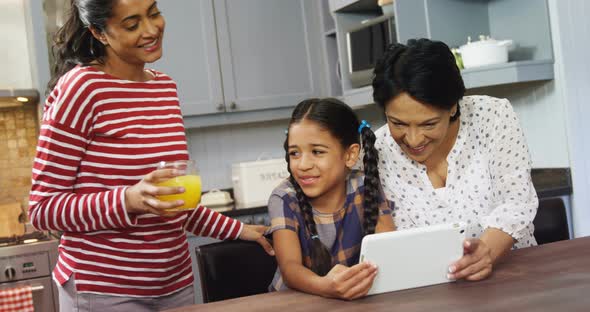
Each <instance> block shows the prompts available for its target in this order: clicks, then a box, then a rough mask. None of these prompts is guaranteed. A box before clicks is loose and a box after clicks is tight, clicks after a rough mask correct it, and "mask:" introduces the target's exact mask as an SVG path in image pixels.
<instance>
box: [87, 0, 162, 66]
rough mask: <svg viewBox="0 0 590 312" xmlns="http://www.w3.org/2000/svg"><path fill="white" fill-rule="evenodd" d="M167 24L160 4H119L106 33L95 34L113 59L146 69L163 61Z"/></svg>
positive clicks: (126, 0)
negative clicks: (147, 66)
mask: <svg viewBox="0 0 590 312" xmlns="http://www.w3.org/2000/svg"><path fill="white" fill-rule="evenodd" d="M165 24H166V23H165V21H164V17H162V15H161V14H160V11H159V9H158V6H157V3H156V1H153V0H118V1H115V5H114V6H113V11H112V14H111V17H110V18H109V19H108V20H107V23H106V27H105V31H104V32H101V33H98V32H96V31H93V34H94V35H95V37H96V38H97V39H98V40H100V41H101V42H102V43H103V44H105V46H106V50H107V57H108V58H109V59H111V58H116V59H118V61H122V62H123V63H127V64H135V65H143V64H145V63H152V62H155V61H157V60H158V59H160V57H162V39H163V36H164V27H165ZM117 63H120V62H117Z"/></svg>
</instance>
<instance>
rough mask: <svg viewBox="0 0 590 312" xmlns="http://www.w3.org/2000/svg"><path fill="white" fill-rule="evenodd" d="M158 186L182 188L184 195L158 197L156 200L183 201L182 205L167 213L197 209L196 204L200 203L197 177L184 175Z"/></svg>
mask: <svg viewBox="0 0 590 312" xmlns="http://www.w3.org/2000/svg"><path fill="white" fill-rule="evenodd" d="M158 186H182V187H184V193H180V194H173V195H160V196H158V199H160V200H164V201H174V200H184V205H183V206H181V207H177V208H174V209H169V211H179V210H187V209H195V208H197V204H198V203H199V202H200V201H201V177H200V176H198V175H184V176H179V177H176V178H172V179H170V180H166V181H164V182H162V183H158Z"/></svg>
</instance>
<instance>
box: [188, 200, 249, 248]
mask: <svg viewBox="0 0 590 312" xmlns="http://www.w3.org/2000/svg"><path fill="white" fill-rule="evenodd" d="M184 226H185V230H186V231H189V232H191V233H193V234H195V235H197V236H207V237H212V238H217V239H222V240H226V239H238V238H239V237H240V234H241V233H242V229H243V227H244V225H243V224H242V222H240V221H238V220H236V219H232V218H230V217H226V216H224V215H222V214H220V213H219V212H216V211H213V210H211V209H209V208H207V207H205V206H201V205H199V207H197V209H195V210H194V211H193V212H192V213H191V214H190V215H189V216H188V219H187V220H186V222H185V225H184Z"/></svg>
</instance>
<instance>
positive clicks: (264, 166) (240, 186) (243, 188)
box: [231, 158, 289, 209]
mask: <svg viewBox="0 0 590 312" xmlns="http://www.w3.org/2000/svg"><path fill="white" fill-rule="evenodd" d="M231 171H232V184H233V188H234V199H235V201H236V209H243V208H253V207H263V206H266V205H267V204H268V198H269V197H270V194H271V193H272V191H273V190H274V188H275V187H277V186H278V185H279V183H281V182H282V181H283V180H284V179H285V178H287V177H289V171H288V170H287V162H286V161H285V159H283V158H279V159H267V160H257V161H251V162H242V163H236V164H232V170H231Z"/></svg>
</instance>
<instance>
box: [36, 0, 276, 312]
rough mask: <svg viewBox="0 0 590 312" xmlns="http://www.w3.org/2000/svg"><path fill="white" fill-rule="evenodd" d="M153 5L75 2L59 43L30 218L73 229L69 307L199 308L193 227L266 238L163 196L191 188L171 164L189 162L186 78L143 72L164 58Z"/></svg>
mask: <svg viewBox="0 0 590 312" xmlns="http://www.w3.org/2000/svg"><path fill="white" fill-rule="evenodd" d="M164 25H165V22H164V19H163V17H162V15H161V14H160V12H159V10H158V7H157V5H156V2H155V1H154V0H72V10H71V13H70V17H69V19H68V21H67V22H66V24H65V25H64V26H63V27H62V28H61V29H60V31H59V32H58V34H57V37H56V44H55V47H54V52H55V57H56V67H55V68H54V78H53V79H52V81H51V82H50V83H49V90H52V91H51V92H50V94H49V95H48V97H47V100H46V103H45V110H44V114H43V124H42V126H41V131H40V136H39V143H38V146H37V155H36V157H35V160H34V166H33V186H32V189H31V194H30V207H29V217H30V219H31V223H32V224H33V225H34V226H35V227H36V228H38V229H41V230H56V231H63V232H64V233H63V235H62V238H61V244H60V246H59V259H58V263H57V265H56V267H55V269H54V271H53V277H54V280H55V281H56V282H57V283H58V284H59V285H60V286H62V287H59V293H60V310H62V311H87V310H99V309H101V308H104V309H105V310H107V311H142V310H160V309H166V308H171V307H176V306H182V305H186V304H192V303H193V301H194V296H193V293H192V283H193V273H192V270H191V257H190V253H189V249H188V243H187V239H186V234H185V231H190V232H192V233H194V234H196V235H203V236H209V237H214V238H218V239H238V238H240V239H245V240H253V241H257V242H259V243H260V244H261V245H263V247H264V248H265V249H266V250H267V252H269V253H270V254H273V253H274V251H273V250H272V247H271V246H270V245H269V244H268V242H267V241H266V240H265V238H264V237H263V236H262V233H263V232H264V230H265V227H262V226H249V225H244V224H242V223H240V222H239V221H237V220H233V219H230V218H227V217H225V216H223V215H220V214H218V213H216V212H213V211H211V210H209V209H207V208H205V207H202V206H199V207H198V208H197V209H195V210H192V211H189V212H183V213H178V214H170V213H167V212H166V209H169V208H174V207H178V206H181V205H182V204H183V203H182V202H164V201H160V200H158V199H157V195H165V194H174V193H182V192H184V190H183V189H182V188H176V187H158V186H156V185H155V183H157V182H159V181H163V180H165V179H168V178H171V177H174V176H175V175H176V174H178V173H177V172H174V171H172V170H156V164H157V163H158V162H160V161H172V160H186V159H188V158H189V155H188V151H187V144H186V137H185V131H184V125H183V121H182V115H181V111H180V107H179V103H178V95H177V91H176V84H175V83H174V81H173V80H172V79H171V78H170V77H168V76H167V75H165V74H163V73H160V72H157V71H155V70H146V69H144V65H145V63H152V62H154V61H156V60H158V59H159V58H160V57H161V55H162V38H163V32H164Z"/></svg>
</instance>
